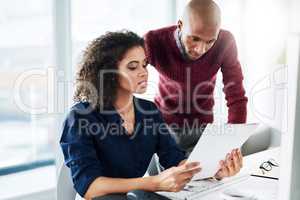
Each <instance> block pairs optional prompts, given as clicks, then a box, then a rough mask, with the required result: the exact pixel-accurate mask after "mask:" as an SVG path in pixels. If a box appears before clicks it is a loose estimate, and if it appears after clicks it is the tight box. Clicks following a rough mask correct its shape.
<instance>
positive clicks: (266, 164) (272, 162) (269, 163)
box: [259, 158, 279, 174]
mask: <svg viewBox="0 0 300 200" xmlns="http://www.w3.org/2000/svg"><path fill="white" fill-rule="evenodd" d="M273 167H279V164H278V163H277V162H276V161H275V160H274V159H273V158H271V159H269V160H268V161H265V162H263V163H262V164H261V165H260V166H259V169H261V170H262V173H263V174H265V173H266V172H269V171H271V170H272V168H273Z"/></svg>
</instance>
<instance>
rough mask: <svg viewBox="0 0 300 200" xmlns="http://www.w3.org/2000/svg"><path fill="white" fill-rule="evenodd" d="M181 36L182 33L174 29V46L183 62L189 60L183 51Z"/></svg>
mask: <svg viewBox="0 0 300 200" xmlns="http://www.w3.org/2000/svg"><path fill="white" fill-rule="evenodd" d="M181 35H182V33H181V32H180V31H179V29H178V28H176V30H175V31H174V38H175V41H176V46H177V47H178V49H179V51H180V53H181V55H182V57H183V58H184V59H185V60H189V59H188V55H187V53H186V51H185V48H184V45H183V44H182V41H181Z"/></svg>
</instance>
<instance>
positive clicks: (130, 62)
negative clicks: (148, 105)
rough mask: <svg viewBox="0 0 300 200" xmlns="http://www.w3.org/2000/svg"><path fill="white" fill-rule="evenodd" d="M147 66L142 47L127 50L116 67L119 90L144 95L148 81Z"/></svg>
mask: <svg viewBox="0 0 300 200" xmlns="http://www.w3.org/2000/svg"><path fill="white" fill-rule="evenodd" d="M147 65H148V62H147V60H146V55H145V51H144V49H143V47H141V46H137V47H133V48H131V49H129V50H128V51H127V52H126V53H125V55H124V57H123V59H122V60H121V61H120V62H119V66H118V69H119V71H118V72H119V74H118V75H119V76H118V77H119V86H120V89H123V90H126V91H128V92H131V93H138V94H141V93H144V92H145V91H146V89H147V81H148V71H147Z"/></svg>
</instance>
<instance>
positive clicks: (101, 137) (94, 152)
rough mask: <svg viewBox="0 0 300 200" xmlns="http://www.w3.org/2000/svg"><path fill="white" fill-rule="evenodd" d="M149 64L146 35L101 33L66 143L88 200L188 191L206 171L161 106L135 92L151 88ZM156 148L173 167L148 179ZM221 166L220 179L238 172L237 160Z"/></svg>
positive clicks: (90, 53)
mask: <svg viewBox="0 0 300 200" xmlns="http://www.w3.org/2000/svg"><path fill="white" fill-rule="evenodd" d="M146 67H147V60H146V56H145V51H144V41H143V39H142V38H140V37H139V36H138V35H136V34H134V33H132V32H129V31H123V32H109V33H107V34H105V35H103V36H101V37H99V38H97V39H96V40H94V41H93V42H92V43H91V44H90V45H89V46H88V48H87V49H86V51H85V53H84V55H83V61H82V63H81V65H80V68H79V71H78V74H77V79H76V89H75V95H74V99H75V101H77V103H76V104H75V105H74V106H73V107H72V108H71V110H70V112H69V114H68V116H67V118H66V120H65V122H64V128H63V133H62V137H61V140H60V144H61V148H62V151H63V154H64V157H65V163H66V165H67V166H68V167H69V168H70V170H71V174H72V179H73V183H74V188H75V189H76V191H77V192H78V193H79V194H80V196H82V197H84V198H85V199H87V200H90V199H92V198H93V197H96V196H103V195H107V194H114V193H126V192H128V191H130V190H145V191H173V192H176V191H180V190H181V189H182V188H183V187H184V186H185V185H186V184H187V183H188V182H189V181H190V180H191V178H192V177H193V175H194V174H196V173H198V172H200V170H201V168H200V166H199V163H197V162H193V163H186V162H185V161H186V160H185V159H186V157H185V154H184V152H183V151H182V150H181V149H179V148H178V146H177V144H176V143H175V140H174V139H173V138H172V137H171V135H170V134H169V131H168V129H167V126H166V125H165V123H164V122H163V119H162V117H161V114H160V112H159V110H158V109H157V107H156V106H155V104H154V103H152V102H150V101H146V100H142V99H139V98H136V97H134V96H133V93H144V92H145V91H146V87H147V78H148V72H147V68H146ZM154 153H157V155H158V157H159V162H160V164H161V165H162V166H163V167H164V169H166V170H164V171H163V172H162V173H160V174H159V175H156V176H151V177H143V175H144V174H145V172H146V170H147V168H148V165H149V163H150V160H151V158H152V156H153V154H154ZM228 160H229V161H231V160H235V161H236V160H237V156H233V155H229V156H228ZM228 160H226V164H228V163H227V162H228ZM220 164H221V168H220V171H219V172H218V173H217V177H218V178H222V177H225V176H231V175H234V174H235V173H236V172H237V170H235V171H234V170H232V169H233V168H230V167H229V166H230V165H231V166H234V164H235V163H234V162H233V163H229V164H228V165H225V163H224V162H223V161H222V163H220ZM238 170H239V169H238Z"/></svg>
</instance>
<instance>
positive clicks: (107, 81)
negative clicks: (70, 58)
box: [73, 30, 144, 109]
mask: <svg viewBox="0 0 300 200" xmlns="http://www.w3.org/2000/svg"><path fill="white" fill-rule="evenodd" d="M136 46H141V47H144V40H143V38H141V37H140V36H138V35H137V34H135V33H133V32H131V31H127V30H123V31H118V32H107V33H106V34H104V35H102V36H100V37H98V38H96V39H95V40H93V41H92V42H91V43H90V44H89V45H88V47H87V48H86V50H85V51H84V53H83V59H82V61H81V62H80V64H79V65H78V71H77V73H76V81H75V92H74V97H73V99H74V101H76V102H78V101H88V102H90V103H91V105H92V106H94V107H95V108H96V109H104V108H106V107H109V106H112V105H113V104H114V102H115V100H116V94H117V88H118V85H119V84H118V74H117V70H118V64H119V62H120V61H121V60H122V59H123V57H124V55H125V53H126V52H127V51H128V50H129V49H131V48H133V47H136Z"/></svg>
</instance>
